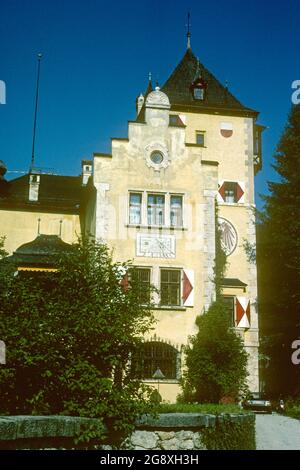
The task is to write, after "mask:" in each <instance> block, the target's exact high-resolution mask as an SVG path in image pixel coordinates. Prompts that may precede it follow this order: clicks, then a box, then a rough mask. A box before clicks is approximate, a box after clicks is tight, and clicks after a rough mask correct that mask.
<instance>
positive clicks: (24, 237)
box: [0, 210, 81, 254]
mask: <svg viewBox="0 0 300 470" xmlns="http://www.w3.org/2000/svg"><path fill="white" fill-rule="evenodd" d="M38 219H41V221H40V233H41V234H45V235H59V230H60V220H62V221H63V223H62V240H63V241H64V242H66V243H73V242H75V241H76V240H77V235H78V236H80V233H81V229H80V221H79V215H70V214H46V213H39V212H28V211H11V210H1V211H0V236H5V237H6V241H5V249H6V251H8V252H9V254H12V253H13V252H14V251H15V250H16V249H17V248H18V247H19V246H20V245H23V243H27V242H30V241H32V240H34V239H35V238H36V237H37V235H38Z"/></svg>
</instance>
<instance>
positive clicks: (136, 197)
mask: <svg viewBox="0 0 300 470" xmlns="http://www.w3.org/2000/svg"><path fill="white" fill-rule="evenodd" d="M141 218H142V195H141V194H139V193H130V196H129V223H130V224H135V225H140V224H141Z"/></svg>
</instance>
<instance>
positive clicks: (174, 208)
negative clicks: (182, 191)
mask: <svg viewBox="0 0 300 470" xmlns="http://www.w3.org/2000/svg"><path fill="white" fill-rule="evenodd" d="M182 223H183V220H182V196H176V195H171V198H170V224H171V227H182Z"/></svg>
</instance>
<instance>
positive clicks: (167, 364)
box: [131, 341, 180, 379]
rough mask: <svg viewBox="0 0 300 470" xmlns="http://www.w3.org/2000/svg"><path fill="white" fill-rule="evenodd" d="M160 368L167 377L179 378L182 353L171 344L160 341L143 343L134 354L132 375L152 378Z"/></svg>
mask: <svg viewBox="0 0 300 470" xmlns="http://www.w3.org/2000/svg"><path fill="white" fill-rule="evenodd" d="M158 368H159V369H160V370H161V371H162V373H163V374H164V376H165V378H166V379H177V378H179V374H180V372H179V370H180V353H179V352H178V351H177V349H175V348H174V347H173V346H171V345H170V344H166V343H162V342H160V341H149V342H147V343H143V344H142V345H141V346H140V347H139V349H138V350H136V351H135V353H134V354H133V355H132V361H131V371H132V375H133V376H134V377H136V378H140V379H151V378H153V374H154V372H155V371H156V370H157V369H158Z"/></svg>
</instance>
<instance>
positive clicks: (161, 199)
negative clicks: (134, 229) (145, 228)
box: [147, 194, 165, 225]
mask: <svg viewBox="0 0 300 470" xmlns="http://www.w3.org/2000/svg"><path fill="white" fill-rule="evenodd" d="M147 217H148V225H164V223H165V195H164V194H148V202H147Z"/></svg>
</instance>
